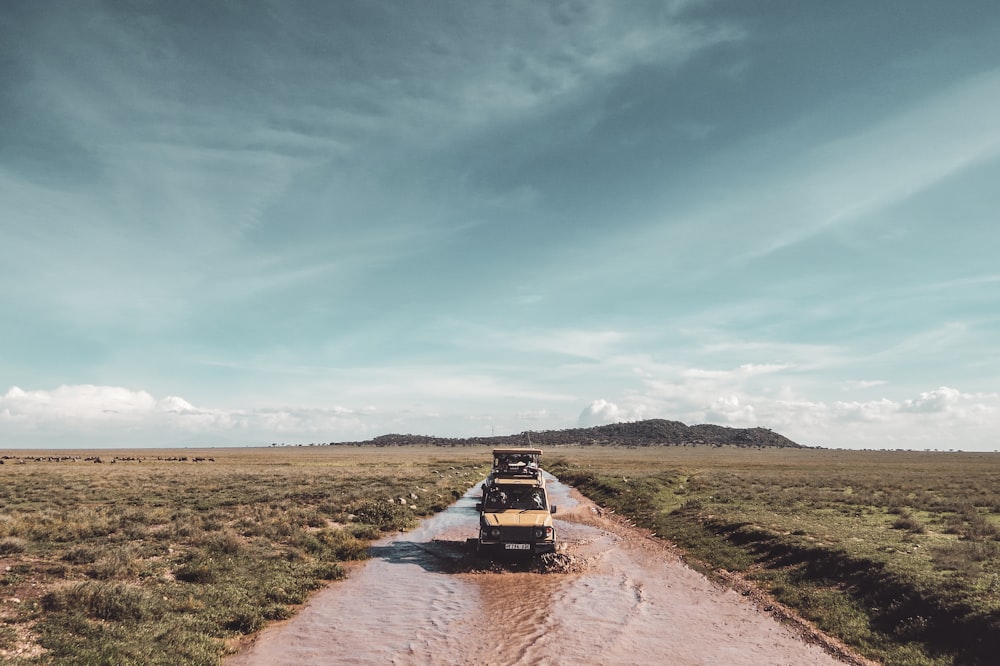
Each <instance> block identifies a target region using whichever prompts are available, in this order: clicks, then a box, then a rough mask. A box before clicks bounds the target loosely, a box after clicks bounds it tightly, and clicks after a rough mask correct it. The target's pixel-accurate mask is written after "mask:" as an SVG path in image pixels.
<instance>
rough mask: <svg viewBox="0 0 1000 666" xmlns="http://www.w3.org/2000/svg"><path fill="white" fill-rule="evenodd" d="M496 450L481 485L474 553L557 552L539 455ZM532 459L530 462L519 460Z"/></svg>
mask: <svg viewBox="0 0 1000 666" xmlns="http://www.w3.org/2000/svg"><path fill="white" fill-rule="evenodd" d="M524 451H525V450H524V449H517V450H514V449H497V450H495V451H494V452H493V454H494V456H493V460H494V464H493V470H492V472H491V473H490V476H489V477H487V479H486V481H485V482H484V483H483V497H482V501H481V502H479V503H478V504H476V509H477V510H478V511H479V539H478V542H477V544H476V548H477V551H478V552H479V553H482V554H493V555H499V554H504V553H506V554H529V555H541V554H543V553H552V552H555V550H556V532H555V528H554V527H553V525H552V514H554V513H555V512H556V507H555V506H551V505H550V504H549V497H548V493H547V492H546V489H545V479H544V478H543V477H542V474H541V470H540V469H539V468H538V457H539V456H540V455H541V453H542V452H541V451H540V450H538V449H528V450H527V451H529V453H528V454H525V453H524ZM525 455H528V456H533V464H532V461H531V460H527V459H525V458H522V456H525Z"/></svg>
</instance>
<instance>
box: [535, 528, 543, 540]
mask: <svg viewBox="0 0 1000 666" xmlns="http://www.w3.org/2000/svg"><path fill="white" fill-rule="evenodd" d="M544 536H545V528H544V527H536V528H535V538H536V539H541V538H542V537H544Z"/></svg>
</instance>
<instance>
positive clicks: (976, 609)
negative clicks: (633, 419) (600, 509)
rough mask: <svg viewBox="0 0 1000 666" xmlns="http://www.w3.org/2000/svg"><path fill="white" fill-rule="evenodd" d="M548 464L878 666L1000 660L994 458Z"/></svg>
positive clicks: (673, 457) (607, 458)
mask: <svg viewBox="0 0 1000 666" xmlns="http://www.w3.org/2000/svg"><path fill="white" fill-rule="evenodd" d="M548 467H549V469H550V470H551V471H552V472H553V473H555V474H556V475H557V476H559V477H560V478H561V479H563V480H564V481H567V482H569V483H571V484H573V485H576V486H577V487H578V488H579V489H580V490H581V491H582V492H584V493H585V494H587V495H589V496H590V497H592V498H593V499H595V500H596V501H598V502H599V503H601V504H604V505H606V506H609V507H611V508H614V509H615V510H616V511H618V512H620V513H623V514H626V515H628V516H630V517H632V518H633V519H634V520H635V521H636V522H637V523H638V524H640V525H643V526H645V527H647V528H649V529H651V530H654V531H655V532H656V533H657V534H659V535H662V536H664V537H665V538H667V539H670V540H672V541H673V542H675V543H676V544H677V545H678V546H680V547H681V548H682V549H683V550H684V551H685V552H686V553H687V554H688V557H689V561H690V562H691V563H692V564H694V565H695V566H696V567H699V568H701V569H702V570H704V571H705V572H707V573H711V572H712V571H713V570H714V569H718V568H724V569H727V570H730V571H736V572H740V573H742V574H744V575H745V576H747V577H749V578H751V579H752V580H755V581H756V582H758V583H759V584H760V585H761V586H763V587H764V588H766V589H769V590H770V592H771V594H772V595H773V596H774V597H775V598H777V599H778V600H779V601H781V602H782V603H785V604H787V605H789V606H791V607H793V608H795V609H797V610H798V611H799V612H800V613H801V614H802V615H803V616H804V617H806V618H807V619H810V620H811V621H813V622H814V623H815V624H816V625H818V626H819V627H820V628H821V629H823V630H824V631H827V632H828V633H830V634H833V635H835V636H838V637H840V638H841V639H843V640H844V641H845V642H847V643H848V644H850V645H852V646H854V647H855V648H856V649H858V650H859V651H860V652H861V653H863V654H865V655H867V656H869V657H871V658H873V659H876V660H879V661H882V662H883V663H885V664H900V665H902V664H907V665H911V664H912V665H935V666H937V665H944V664H992V663H995V659H996V655H997V654H1000V557H998V556H1000V529H998V527H1000V456H998V455H990V454H960V453H954V454H952V453H949V454H942V453H933V454H931V453H927V454H919V453H906V452H892V453H889V452H846V451H816V450H790V449H789V450H785V449H782V450H755V449H734V448H701V449H687V450H682V449H676V448H669V449H667V448H662V449H644V450H629V449H611V450H607V449H606V450H596V449H591V450H584V449H581V450H574V451H572V452H567V453H566V455H564V456H562V457H561V458H560V459H559V460H558V461H556V462H555V464H553V463H552V461H550V464H549V465H548Z"/></svg>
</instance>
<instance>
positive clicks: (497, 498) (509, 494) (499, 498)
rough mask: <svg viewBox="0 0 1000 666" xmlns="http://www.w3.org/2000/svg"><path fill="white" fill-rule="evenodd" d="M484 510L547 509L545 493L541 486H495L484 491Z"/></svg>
mask: <svg viewBox="0 0 1000 666" xmlns="http://www.w3.org/2000/svg"><path fill="white" fill-rule="evenodd" d="M483 507H484V509H485V510H486V511H506V510H508V509H515V510H520V511H529V510H533V509H543V510H544V509H548V505H547V504H546V502H545V493H544V492H542V489H541V488H518V487H512V486H495V487H493V488H491V489H490V491H489V492H488V493H486V501H485V503H484V505H483Z"/></svg>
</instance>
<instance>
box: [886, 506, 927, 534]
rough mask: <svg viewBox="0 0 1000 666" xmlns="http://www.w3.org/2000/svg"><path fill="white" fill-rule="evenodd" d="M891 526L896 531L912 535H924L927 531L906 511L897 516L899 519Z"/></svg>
mask: <svg viewBox="0 0 1000 666" xmlns="http://www.w3.org/2000/svg"><path fill="white" fill-rule="evenodd" d="M892 526H893V528H895V529H897V530H906V531H908V532H912V533H914V534H924V533H925V532H926V531H927V528H926V527H925V526H924V524H923V523H921V522H920V521H919V520H917V519H916V518H914V517H913V516H912V515H910V513H909V512H906V511H903V512H902V513H901V514H899V518H897V519H896V521H895V522H894V523H893V524H892Z"/></svg>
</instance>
